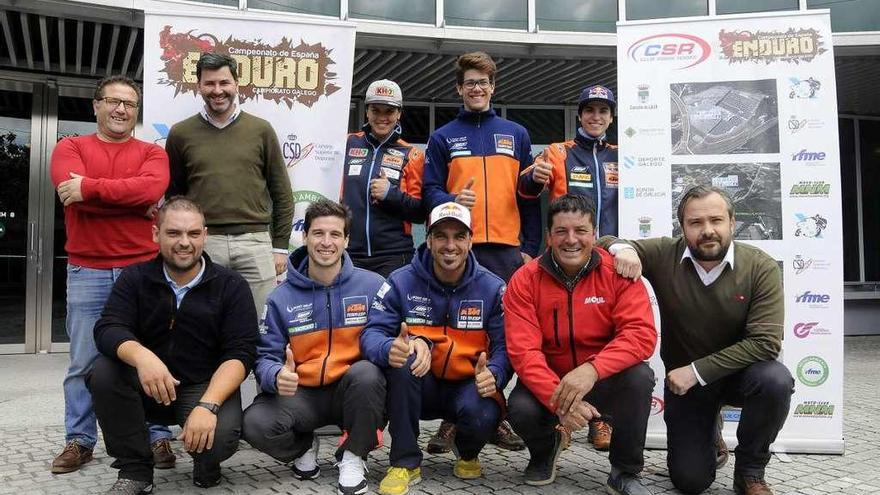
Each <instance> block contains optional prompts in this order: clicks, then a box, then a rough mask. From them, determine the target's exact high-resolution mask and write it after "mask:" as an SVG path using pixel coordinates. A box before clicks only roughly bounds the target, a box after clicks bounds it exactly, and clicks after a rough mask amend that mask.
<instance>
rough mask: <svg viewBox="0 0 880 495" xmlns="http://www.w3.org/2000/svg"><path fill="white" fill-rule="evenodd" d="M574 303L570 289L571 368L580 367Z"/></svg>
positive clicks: (569, 344) (569, 339)
mask: <svg viewBox="0 0 880 495" xmlns="http://www.w3.org/2000/svg"><path fill="white" fill-rule="evenodd" d="M573 306H574V303H573V302H572V291H571V290H569V291H568V346H569V347H570V348H571V369H575V368H577V367H578V363H577V350H576V349H575V347H574V316H573V315H574V310H573Z"/></svg>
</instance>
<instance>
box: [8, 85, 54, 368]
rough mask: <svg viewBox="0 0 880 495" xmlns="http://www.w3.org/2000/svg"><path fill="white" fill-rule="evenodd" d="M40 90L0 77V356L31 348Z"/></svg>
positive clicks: (33, 310) (36, 242)
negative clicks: (0, 178) (33, 151)
mask: <svg viewBox="0 0 880 495" xmlns="http://www.w3.org/2000/svg"><path fill="white" fill-rule="evenodd" d="M41 89H42V87H41V86H39V85H35V84H31V83H23V82H16V81H8V80H2V79H0V177H2V181H3V182H2V186H0V353H2V354H8V353H22V352H34V351H35V350H36V338H35V335H36V333H35V329H36V308H37V301H36V285H37V270H36V265H37V258H38V250H39V233H38V221H37V219H38V213H39V194H38V192H39V187H36V186H37V184H39V169H40V161H39V156H38V155H39V153H32V150H38V149H39V148H40V145H41V136H40V133H41V129H42V127H41V126H42V114H43V100H44V98H43V96H42V91H41Z"/></svg>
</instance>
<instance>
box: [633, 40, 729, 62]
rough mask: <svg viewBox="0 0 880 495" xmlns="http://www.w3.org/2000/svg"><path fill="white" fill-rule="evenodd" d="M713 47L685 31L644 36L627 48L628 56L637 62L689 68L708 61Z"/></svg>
mask: <svg viewBox="0 0 880 495" xmlns="http://www.w3.org/2000/svg"><path fill="white" fill-rule="evenodd" d="M711 53H712V47H711V46H710V45H709V42H708V41H706V40H704V39H703V38H700V37H698V36H694V35H692V34H684V33H664V34H655V35H653V36H648V37H645V38H642V39H640V40H638V41H636V42H634V43H633V44H632V45H630V47H629V49H627V56H628V57H629V58H631V59H632V60H633V61H634V62H637V63H663V64H667V65H672V66H675V68H676V69H687V68H689V67H693V66H695V65H697V64H699V63H702V62H704V61H706V59H707V58H709V54H711Z"/></svg>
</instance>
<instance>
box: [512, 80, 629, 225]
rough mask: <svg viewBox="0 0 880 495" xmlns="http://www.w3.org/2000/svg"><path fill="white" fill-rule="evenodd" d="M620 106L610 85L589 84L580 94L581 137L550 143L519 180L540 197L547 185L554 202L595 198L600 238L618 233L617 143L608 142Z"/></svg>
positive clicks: (523, 189)
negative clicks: (565, 198) (574, 196)
mask: <svg viewBox="0 0 880 495" xmlns="http://www.w3.org/2000/svg"><path fill="white" fill-rule="evenodd" d="M615 108H617V103H616V102H615V101H614V93H613V92H612V91H611V90H610V89H608V88H606V87H605V86H600V85H598V84H595V85H592V86H587V87H586V88H584V90H583V91H582V92H581V96H580V98H579V99H578V120H579V121H580V127H578V129H577V135H576V136H575V138H574V139H572V140H570V141H565V142H562V143H553V144H551V145H550V146H548V147H546V148H545V149H544V152H543V153H541V155H539V156H538V157H537V158H535V163H534V165H532V166H531V167H529V168H528V169H527V170H526V172H525V173H523V174H522V175H521V176H520V180H519V194H520V196H522V197H523V198H536V197H538V196H539V195H540V194H541V192H542V191H543V190H544V189H545V188H546V189H547V190H548V191H549V194H550V201H553V200H554V199H556V198H558V197H560V196H562V195H564V194H568V193H571V194H577V195H580V196H586V197H588V198H590V199H591V200H593V203H594V204H595V205H596V227H597V237H596V238H597V239H598V237H599V236H603V235H614V236H616V235H617V190H618V168H617V146H616V145H613V144H611V143H609V142H608V139H607V134H606V132H607V131H608V127H609V126H610V125H611V123H612V122H613V121H614V109H615Z"/></svg>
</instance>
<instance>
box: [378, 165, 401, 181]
mask: <svg viewBox="0 0 880 495" xmlns="http://www.w3.org/2000/svg"><path fill="white" fill-rule="evenodd" d="M382 171H383V172H385V177H387V178H389V179H391V180H400V169H396V168H389V167H386V166H384V165H383V166H382Z"/></svg>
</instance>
